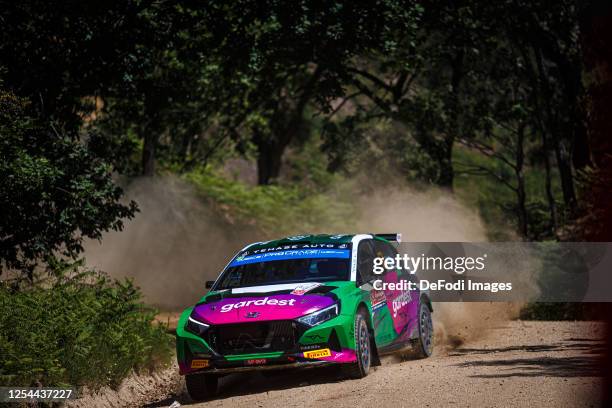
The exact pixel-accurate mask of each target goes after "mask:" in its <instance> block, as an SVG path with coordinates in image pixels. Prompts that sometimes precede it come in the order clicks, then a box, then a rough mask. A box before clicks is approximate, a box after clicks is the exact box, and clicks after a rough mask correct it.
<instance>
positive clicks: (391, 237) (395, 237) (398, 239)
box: [373, 232, 402, 242]
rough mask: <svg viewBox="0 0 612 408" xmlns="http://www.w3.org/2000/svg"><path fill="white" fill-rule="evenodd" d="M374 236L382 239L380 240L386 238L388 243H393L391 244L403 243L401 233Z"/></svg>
mask: <svg viewBox="0 0 612 408" xmlns="http://www.w3.org/2000/svg"><path fill="white" fill-rule="evenodd" d="M373 235H375V236H377V237H380V238H384V239H386V240H387V241H391V242H402V233H401V232H395V233H391V234H373Z"/></svg>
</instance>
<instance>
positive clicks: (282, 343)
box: [208, 320, 297, 354]
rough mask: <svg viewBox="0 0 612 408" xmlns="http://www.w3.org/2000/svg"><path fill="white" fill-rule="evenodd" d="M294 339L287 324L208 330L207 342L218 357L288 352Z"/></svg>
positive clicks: (294, 333) (276, 322)
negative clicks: (219, 355)
mask: <svg viewBox="0 0 612 408" xmlns="http://www.w3.org/2000/svg"><path fill="white" fill-rule="evenodd" d="M296 339H297V336H296V327H295V323H294V322H292V321H290V320H278V321H271V322H260V323H240V324H224V325H218V326H211V327H210V329H209V330H208V342H209V344H210V346H211V347H212V349H213V350H215V351H216V352H217V353H219V354H250V353H266V352H271V351H289V350H292V349H294V348H295V344H296Z"/></svg>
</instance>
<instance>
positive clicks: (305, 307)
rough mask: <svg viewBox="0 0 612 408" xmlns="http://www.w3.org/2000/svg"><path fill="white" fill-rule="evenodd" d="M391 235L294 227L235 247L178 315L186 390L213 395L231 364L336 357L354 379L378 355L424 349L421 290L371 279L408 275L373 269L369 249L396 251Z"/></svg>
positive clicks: (291, 363) (235, 367)
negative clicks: (299, 231)
mask: <svg viewBox="0 0 612 408" xmlns="http://www.w3.org/2000/svg"><path fill="white" fill-rule="evenodd" d="M394 241H397V242H399V234H358V235H301V236H292V237H288V238H284V239H280V240H275V241H268V242H258V243H254V244H251V245H248V246H247V247H245V248H244V249H243V250H241V251H240V252H238V254H236V255H235V256H234V258H232V260H231V261H230V262H229V263H228V264H227V266H226V267H225V269H224V270H223V272H221V274H220V275H219V277H218V278H217V280H216V281H214V282H213V281H209V282H206V286H207V287H208V288H210V291H209V292H208V293H207V294H206V295H205V296H204V297H203V298H202V299H201V300H200V302H199V303H197V304H196V305H195V306H193V307H190V308H188V309H186V310H185V311H184V312H183V313H182V315H181V318H180V320H179V323H178V326H177V330H176V334H177V337H176V347H177V358H178V364H179V370H180V373H181V374H182V375H186V378H185V382H186V385H187V391H188V392H189V394H190V396H191V397H192V398H193V399H194V400H202V399H205V398H208V397H211V396H213V395H214V394H215V393H216V391H217V381H218V378H219V376H222V375H224V374H228V373H233V372H238V371H248V370H271V369H281V368H296V367H316V366H321V365H326V364H336V365H339V366H340V367H341V368H342V369H343V371H344V372H345V373H346V374H347V375H348V376H349V377H352V378H361V377H364V376H366V375H367V374H368V370H369V369H370V366H373V365H379V364H380V360H379V357H380V356H381V355H382V354H386V353H390V352H397V351H402V352H404V351H406V350H410V351H411V353H412V354H416V355H417V356H420V357H428V356H430V355H431V353H432V350H433V340H432V339H433V324H432V320H431V312H432V306H431V302H430V300H429V297H428V295H427V293H425V292H421V291H419V290H418V288H417V289H415V290H387V289H383V290H377V289H376V288H375V286H376V287H377V288H380V287H381V286H380V281H382V282H387V283H393V282H396V283H397V282H400V280H402V281H406V280H410V279H414V276H413V275H410V274H408V273H406V272H404V271H396V270H389V271H386V272H385V273H383V274H380V275H377V274H374V272H373V260H374V258H375V257H395V255H396V254H397V252H396V248H395V246H394V244H393V243H392V242H394ZM376 280H379V282H378V284H375V283H376V282H375V281H376ZM389 286H393V285H385V286H384V287H385V288H386V287H389ZM396 286H401V285H396ZM415 286H416V285H415Z"/></svg>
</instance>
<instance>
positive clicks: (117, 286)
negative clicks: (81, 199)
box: [0, 271, 172, 388]
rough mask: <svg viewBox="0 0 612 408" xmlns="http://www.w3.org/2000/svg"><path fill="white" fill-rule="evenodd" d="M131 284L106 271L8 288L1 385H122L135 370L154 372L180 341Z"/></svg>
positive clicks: (1, 302)
mask: <svg viewBox="0 0 612 408" xmlns="http://www.w3.org/2000/svg"><path fill="white" fill-rule="evenodd" d="M154 316H155V311H154V310H153V309H150V308H148V307H146V306H144V304H143V303H142V302H141V294H140V292H139V290H138V289H137V288H136V287H135V286H134V285H133V284H132V282H131V281H129V280H126V281H117V280H113V279H110V278H109V277H108V276H106V275H104V274H102V273H99V272H91V271H89V272H85V273H78V274H75V275H73V276H72V277H69V278H67V277H61V278H56V279H55V281H54V282H53V284H49V283H47V284H46V285H37V286H30V287H28V288H21V289H20V290H16V289H15V288H9V287H8V286H7V285H6V284H4V285H3V286H0V384H2V385H19V386H29V385H31V384H32V383H36V382H40V383H41V384H43V385H45V386H57V385H65V384H70V385H76V386H81V385H87V386H90V387H93V388H97V387H99V386H103V385H110V386H116V385H118V384H119V383H120V382H121V380H122V379H123V378H125V377H126V375H127V374H128V373H129V372H130V371H131V370H132V369H135V370H137V371H140V370H143V369H154V368H156V367H157V366H159V365H162V364H164V363H166V362H167V361H168V360H169V358H170V356H171V353H172V338H171V337H170V336H169V335H168V334H167V333H166V328H165V327H164V326H163V325H159V324H154V323H153V319H154Z"/></svg>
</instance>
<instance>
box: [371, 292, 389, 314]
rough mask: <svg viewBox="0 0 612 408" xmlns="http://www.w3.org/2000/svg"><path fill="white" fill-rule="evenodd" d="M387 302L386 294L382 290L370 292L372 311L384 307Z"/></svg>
mask: <svg viewBox="0 0 612 408" xmlns="http://www.w3.org/2000/svg"><path fill="white" fill-rule="evenodd" d="M386 301H387V297H386V296H385V292H383V291H382V290H373V291H371V292H370V302H371V303H372V310H375V309H378V308H380V307H382V306H383V305H384V304H385V302H386Z"/></svg>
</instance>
